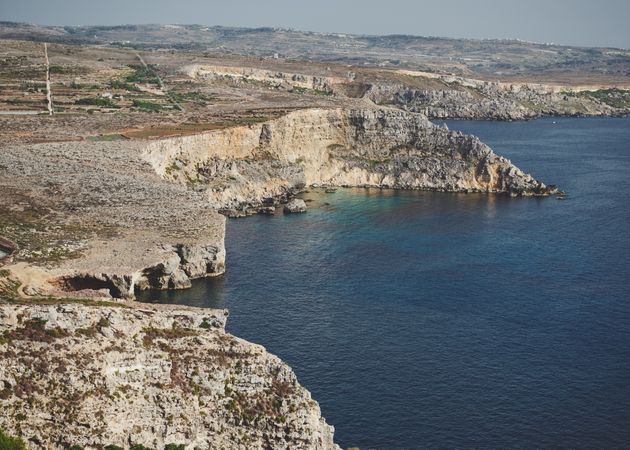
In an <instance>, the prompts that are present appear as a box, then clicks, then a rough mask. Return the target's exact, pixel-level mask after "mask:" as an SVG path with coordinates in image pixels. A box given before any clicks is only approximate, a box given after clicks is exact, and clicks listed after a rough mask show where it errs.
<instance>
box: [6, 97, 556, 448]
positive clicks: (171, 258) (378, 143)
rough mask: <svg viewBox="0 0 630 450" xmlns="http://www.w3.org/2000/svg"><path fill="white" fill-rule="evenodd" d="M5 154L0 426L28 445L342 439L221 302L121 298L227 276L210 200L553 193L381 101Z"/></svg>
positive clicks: (294, 205)
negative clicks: (363, 192)
mask: <svg viewBox="0 0 630 450" xmlns="http://www.w3.org/2000/svg"><path fill="white" fill-rule="evenodd" d="M0 170H1V171H2V178H0V186H1V187H2V189H1V192H2V194H3V201H4V205H5V206H4V207H3V208H5V211H6V215H5V216H4V219H3V220H4V221H3V224H2V226H3V234H6V235H7V236H8V237H10V238H11V241H8V240H7V241H3V242H5V244H4V247H3V248H6V249H8V248H9V245H8V243H9V242H13V241H15V244H14V246H12V247H11V248H12V250H11V253H12V261H9V260H8V259H5V261H4V262H5V263H6V265H5V267H4V268H3V270H2V272H1V274H0V297H1V298H3V301H2V305H0V352H2V361H3V362H2V364H0V383H1V384H0V388H2V389H3V390H2V391H1V393H2V396H1V398H0V401H1V402H2V405H3V411H4V412H5V414H3V416H2V418H0V428H3V429H5V430H8V431H9V432H11V433H14V434H17V435H19V436H21V437H23V438H24V439H26V440H28V442H29V445H31V446H32V447H34V448H40V447H42V448H43V447H53V448H63V447H66V446H69V445H75V444H76V445H81V446H83V447H84V448H101V447H102V446H104V445H109V444H112V445H119V446H123V447H124V446H128V445H131V444H135V443H141V444H143V445H148V446H151V447H153V448H162V446H164V445H165V444H168V443H176V444H185V445H186V446H187V448H193V447H194V448H222V447H225V448H243V449H244V448H312V449H320V448H321V449H329V448H335V445H334V443H333V440H332V434H333V431H332V427H329V426H328V425H327V424H326V423H325V421H324V419H322V418H321V416H320V412H319V408H318V406H317V404H316V403H315V402H314V401H312V400H311V399H310V396H309V394H308V392H307V391H306V390H305V389H304V388H302V387H301V386H300V385H299V384H298V383H297V381H296V379H295V376H294V375H293V373H292V372H291V370H290V369H289V368H288V367H287V366H286V365H284V364H283V363H282V362H280V361H279V360H278V359H277V358H276V357H273V356H271V355H269V354H267V353H266V352H265V351H264V349H262V348H261V347H259V346H256V345H254V344H250V343H247V342H245V341H242V340H240V339H237V338H235V337H232V336H230V335H228V334H226V333H225V332H224V324H225V313H224V312H223V311H209V310H203V309H181V308H177V307H161V308H160V307H157V306H149V305H146V306H130V305H129V303H126V302H124V301H123V300H122V299H131V298H133V297H134V293H135V292H136V291H138V290H143V289H180V288H186V287H189V286H190V285H191V280H192V279H194V278H199V277H205V276H215V275H220V274H221V273H223V271H224V270H225V247H224V236H225V217H224V216H223V215H221V214H219V213H218V212H217V211H223V212H224V213H226V214H234V215H239V214H245V215H246V214H250V213H255V212H257V211H259V210H260V209H261V208H263V209H265V208H266V209H271V210H272V211H273V210H274V209H275V208H276V207H279V205H280V204H282V203H286V202H287V201H290V204H288V205H287V208H288V209H289V211H291V212H299V211H303V210H304V209H305V205H304V204H303V202H301V203H300V202H299V201H295V199H294V196H295V195H296V194H298V193H299V192H300V191H302V190H304V189H305V188H307V187H311V186H328V187H333V186H371V187H381V188H395V189H430V190H440V191H452V192H484V193H504V194H510V195H514V196H518V195H541V196H544V195H549V194H551V193H553V192H555V188H554V187H548V186H546V185H544V184H543V183H542V182H540V181H537V180H536V179H534V178H533V177H532V176H530V175H527V174H525V173H523V172H522V171H521V170H520V169H518V168H516V167H515V166H514V165H513V164H512V163H511V162H510V161H509V160H507V159H505V158H503V157H500V156H497V155H495V154H494V153H493V152H492V150H491V149H490V148H489V147H487V146H486V145H484V144H483V143H482V142H480V141H479V139H477V138H475V137H472V136H466V135H464V134H462V133H459V132H454V131H449V130H448V129H446V128H445V127H438V126H435V125H433V124H432V123H431V122H429V120H428V119H427V118H426V116H424V115H422V114H417V113H410V112H404V111H401V110H400V109H394V108H383V107H370V108H368V107H364V108H356V109H354V108H353V109H344V108H332V109H325V108H313V109H304V110H299V111H294V112H290V113H288V114H285V115H283V116H281V117H279V118H277V119H272V120H269V121H265V122H262V123H253V124H247V125H240V126H232V127H227V128H223V129H219V130H214V131H207V132H203V133H198V134H194V135H188V136H180V137H170V138H163V139H158V140H133V141H112V142H106V141H101V142H87V141H83V142H64V143H46V144H29V145H26V144H25V145H10V146H7V147H5V148H4V149H3V152H1V153H0ZM263 212H264V211H263ZM5 253H7V252H5ZM60 298H61V300H60ZM86 299H96V301H97V303H92V302H94V301H95V300H86ZM103 300H109V301H112V300H115V302H118V303H110V304H109V305H106V304H103V303H101V304H100V305H99V303H98V302H102V301H103Z"/></svg>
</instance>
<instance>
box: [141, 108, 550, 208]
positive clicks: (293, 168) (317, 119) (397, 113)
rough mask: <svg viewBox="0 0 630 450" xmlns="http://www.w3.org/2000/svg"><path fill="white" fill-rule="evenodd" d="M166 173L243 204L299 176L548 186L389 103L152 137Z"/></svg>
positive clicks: (148, 155)
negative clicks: (185, 134)
mask: <svg viewBox="0 0 630 450" xmlns="http://www.w3.org/2000/svg"><path fill="white" fill-rule="evenodd" d="M144 157H145V159H146V160H147V161H148V162H150V163H151V165H152V166H153V167H154V169H155V170H156V172H157V173H158V174H159V175H161V176H163V177H164V178H166V179H169V180H173V181H177V182H180V183H184V184H188V185H194V186H196V187H199V188H200V189H205V191H206V193H207V195H208V200H209V202H210V204H211V205H213V206H214V207H216V208H232V209H247V208H251V207H253V205H258V204H261V203H262V201H263V199H265V198H268V197H274V196H282V195H285V196H286V195H287V194H291V193H294V192H296V191H299V190H301V189H303V188H304V187H305V186H375V187H387V188H396V189H430V190H441V191H453V192H503V193H510V194H512V195H546V194H549V193H550V192H552V189H550V188H548V187H547V186H545V185H544V184H543V183H541V182H539V181H537V180H535V179H534V178H533V177H532V176H530V175H527V174H525V173H523V172H522V171H521V170H519V169H518V168H516V167H515V166H514V165H513V164H512V163H511V162H510V161H509V160H507V159H505V158H503V157H500V156H497V155H495V154H494V153H493V152H492V150H491V149H490V148H489V147H488V146H486V145H485V144H483V143H482V142H481V141H479V139H477V138H476V137H473V136H467V135H464V134H462V133H459V132H456V131H449V130H448V129H446V128H443V127H438V126H436V125H434V124H432V123H431V122H429V120H428V119H427V118H426V117H425V116H424V115H422V114H414V113H409V112H404V111H401V110H397V109H393V108H366V109H307V110H301V111H296V112H292V113H289V114H287V115H286V116H284V117H281V118H279V119H276V120H273V121H269V122H266V123H262V124H256V125H249V126H241V127H234V128H229V129H225V130H219V131H212V132H207V133H203V134H199V135H195V136H185V137H177V138H170V139H163V140H160V141H156V142H152V143H150V144H148V145H147V146H146V148H145V150H144Z"/></svg>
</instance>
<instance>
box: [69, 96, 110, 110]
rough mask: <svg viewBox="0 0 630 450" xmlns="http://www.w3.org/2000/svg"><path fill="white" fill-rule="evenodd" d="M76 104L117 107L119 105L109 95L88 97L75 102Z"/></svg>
mask: <svg viewBox="0 0 630 450" xmlns="http://www.w3.org/2000/svg"><path fill="white" fill-rule="evenodd" d="M74 103H75V104H76V105H89V106H99V107H101V108H117V107H118V106H117V105H116V104H115V103H114V102H113V101H112V99H111V98H107V97H86V98H80V99H78V100H77V101H75V102H74Z"/></svg>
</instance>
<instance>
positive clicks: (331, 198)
mask: <svg viewBox="0 0 630 450" xmlns="http://www.w3.org/2000/svg"><path fill="white" fill-rule="evenodd" d="M438 123H439V124H442V123H446V124H447V125H448V127H449V128H450V129H457V130H461V131H463V132H466V133H470V134H474V135H476V136H479V137H480V138H481V139H482V140H483V141H484V142H485V143H487V144H488V145H490V146H491V147H492V148H493V150H494V151H495V152H496V153H497V154H499V155H503V156H506V157H507V158H509V159H511V160H512V162H513V163H514V164H516V165H517V166H518V167H519V168H521V169H522V170H524V171H525V172H528V173H531V174H532V175H534V176H535V177H536V178H537V179H540V180H542V181H544V182H546V183H548V184H556V185H557V186H558V187H559V188H560V189H562V190H564V191H566V192H567V194H568V195H567V197H566V199H563V200H561V199H558V198H556V197H549V198H510V197H508V196H505V195H492V194H453V193H438V192H421V191H394V190H381V189H339V190H337V191H336V192H335V193H328V194H326V193H324V192H321V191H315V190H314V191H311V192H307V193H305V194H304V196H303V197H304V198H305V200H306V201H307V202H308V203H307V204H308V205H309V211H308V212H307V213H305V214H294V215H282V214H279V215H276V216H264V215H259V216H254V217H248V218H243V219H230V220H229V221H228V224H227V237H226V247H227V273H226V274H225V276H222V277H218V278H210V279H205V280H199V281H196V282H195V283H194V284H193V287H192V289H189V290H186V291H177V292H161V293H159V292H152V293H148V294H144V295H143V297H142V300H144V301H153V302H162V303H178V304H186V305H194V306H201V307H212V308H228V309H229V310H230V317H229V320H228V326H227V329H228V331H229V332H230V333H233V334H235V335H237V336H239V337H242V338H245V339H247V340H250V341H252V342H256V343H259V344H262V345H264V346H265V347H266V348H267V350H268V351H270V352H272V353H274V354H276V355H278V356H279V357H280V358H282V359H283V360H284V361H286V362H287V363H288V364H289V365H290V366H291V367H292V368H293V369H294V371H295V372H296V374H297V376H298V378H299V381H300V382H301V383H302V384H303V385H304V386H305V387H306V388H307V389H309V390H310V391H311V392H312V394H313V398H314V399H316V400H317V401H318V402H319V404H320V406H321V409H322V414H323V416H324V417H325V418H326V420H327V421H328V423H330V424H332V425H334V427H335V430H336V431H335V437H336V442H337V443H339V444H340V445H341V446H342V447H343V448H347V447H359V448H361V449H370V448H373V449H403V448H405V449H408V448H455V447H459V448H461V447H486V448H487V447H492V448H498V447H510V448H515V447H518V448H550V447H565V448H566V447H572V448H596V447H597V448H613V447H616V448H619V447H625V448H628V447H630V190H629V187H630V184H629V183H630V119H629V118H619V119H613V118H545V119H539V120H534V121H527V122H477V121H447V122H442V121H440V122H438Z"/></svg>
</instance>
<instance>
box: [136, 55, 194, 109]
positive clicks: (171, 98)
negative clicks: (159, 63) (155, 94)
mask: <svg viewBox="0 0 630 450" xmlns="http://www.w3.org/2000/svg"><path fill="white" fill-rule="evenodd" d="M136 56H137V57H138V59H139V60H140V63H141V64H142V66H143V67H144V68H145V69H147V70H150V71H151V72H152V73H153V75H155V78H157V80H158V83H159V85H160V89H161V90H162V92H164V94H166V96H167V97H168V98H169V100H170V101H171V102H172V103H173V104H174V105H175V106H177V107H178V108H179V110H180V111H181V112H184V111H185V110H184V107H183V106H182V105H180V104H179V103H178V102H176V101H175V99H174V98H173V97H172V96H171V95H170V94H169V93H168V90H167V89H166V86H164V81H162V78H161V77H160V75H159V74H158V73H157V72H156V71H155V70H153V69H151V68H150V67H149V66H148V65H147V63H146V62H145V61H144V59H143V58H142V56H140V53H136Z"/></svg>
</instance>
